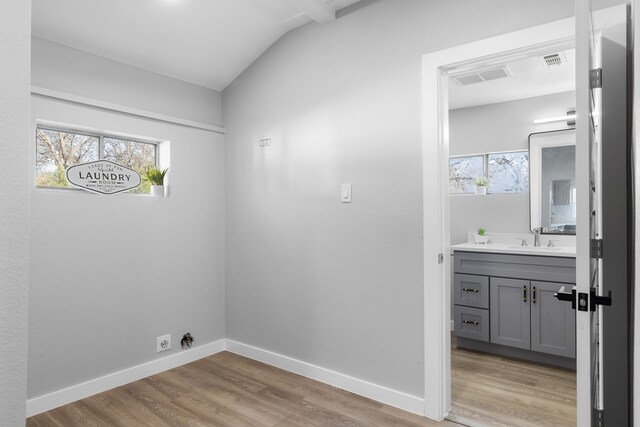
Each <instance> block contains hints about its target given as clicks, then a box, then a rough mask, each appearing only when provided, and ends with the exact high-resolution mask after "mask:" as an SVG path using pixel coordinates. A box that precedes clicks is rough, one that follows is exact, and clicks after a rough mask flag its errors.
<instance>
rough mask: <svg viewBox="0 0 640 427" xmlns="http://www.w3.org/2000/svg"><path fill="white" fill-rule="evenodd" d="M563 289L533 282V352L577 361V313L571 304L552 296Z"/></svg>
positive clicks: (552, 284)
mask: <svg viewBox="0 0 640 427" xmlns="http://www.w3.org/2000/svg"><path fill="white" fill-rule="evenodd" d="M562 286H563V284H560V283H548V282H533V281H532V282H531V350H534V351H540V352H542V353H549V354H555V355H557V356H565V357H575V356H576V312H575V311H574V310H573V309H572V308H571V304H567V303H566V302H564V301H558V300H557V299H556V298H555V297H554V296H553V294H555V293H556V292H558V290H560V288H561V287H562ZM564 286H566V287H567V288H570V287H571V285H567V284H564Z"/></svg>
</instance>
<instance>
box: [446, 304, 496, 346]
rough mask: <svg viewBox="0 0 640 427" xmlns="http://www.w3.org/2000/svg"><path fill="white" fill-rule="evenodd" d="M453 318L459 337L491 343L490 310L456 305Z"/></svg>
mask: <svg viewBox="0 0 640 427" xmlns="http://www.w3.org/2000/svg"><path fill="white" fill-rule="evenodd" d="M453 316H454V322H455V333H456V335H457V336H459V337H463V338H471V339H475V340H479V341H489V310H484V309H481V308H472V307H464V306H461V305H456V306H454V307H453Z"/></svg>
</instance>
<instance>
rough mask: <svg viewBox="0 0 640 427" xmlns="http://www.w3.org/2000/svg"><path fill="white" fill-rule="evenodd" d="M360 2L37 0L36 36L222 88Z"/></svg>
mask: <svg viewBox="0 0 640 427" xmlns="http://www.w3.org/2000/svg"><path fill="white" fill-rule="evenodd" d="M357 2H358V0H108V1H105V0H33V6H32V7H33V13H32V33H33V35H34V36H37V37H41V38H44V39H47V40H51V41H53V42H56V43H60V44H63V45H66V46H70V47H73V48H76V49H80V50H83V51H86V52H90V53H93V54H96V55H100V56H103V57H105V58H109V59H112V60H115V61H119V62H122V63H125V64H129V65H132V66H135V67H138V68H142V69H145V70H148V71H152V72H155V73H159V74H163V75H166V76H169V77H173V78H176V79H179V80H183V81H187V82H190V83H194V84H197V85H200V86H204V87H208V88H210V89H214V90H218V91H221V90H223V89H224V88H225V87H226V86H227V85H228V84H229V83H231V82H232V81H233V80H234V79H235V78H236V77H237V76H238V75H239V74H240V73H241V72H242V71H243V70H244V69H246V68H247V67H248V66H249V65H250V64H251V63H252V62H253V61H255V60H256V59H257V58H258V57H259V56H260V55H261V54H262V53H263V52H264V51H265V50H266V49H267V48H268V47H269V46H271V45H272V44H273V43H274V42H275V41H276V40H278V39H279V38H280V37H282V35H284V34H285V33H286V32H288V31H290V30H292V29H294V28H296V27H299V26H301V25H304V24H307V23H309V22H312V21H316V22H317V23H319V24H323V23H326V22H330V21H332V20H333V19H335V16H336V11H338V10H340V9H343V8H345V7H347V6H349V5H351V4H354V3H357Z"/></svg>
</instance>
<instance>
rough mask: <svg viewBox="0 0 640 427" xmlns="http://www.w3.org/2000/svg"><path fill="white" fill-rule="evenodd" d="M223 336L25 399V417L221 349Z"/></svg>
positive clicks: (175, 366) (223, 347)
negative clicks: (200, 344)
mask: <svg viewBox="0 0 640 427" xmlns="http://www.w3.org/2000/svg"><path fill="white" fill-rule="evenodd" d="M224 349H225V340H224V339H222V340H218V341H215V342H212V343H209V344H205V345H202V346H199V347H193V348H192V349H190V350H188V351H183V352H180V353H176V354H172V355H170V356H167V357H163V358H161V359H156V360H152V361H150V362H147V363H143V364H141V365H138V366H134V367H132V368H128V369H124V370H122V371H118V372H114V373H112V374H108V375H105V376H103V377H100V378H96V379H94V380H90V381H87V382H84V383H81V384H77V385H74V386H71V387H68V388H65V389H62V390H58V391H55V392H53V393H49V394H45V395H43V396H38V397H34V398H32V399H29V400H27V417H31V416H33V415H37V414H40V413H42V412H46V411H49V410H51V409H54V408H58V407H60V406H63V405H66V404H68V403H71V402H75V401H76V400H80V399H84V398H85V397H89V396H93V395H94V394H98V393H102V392H103V391H107V390H110V389H112V388H115V387H119V386H121V385H124V384H128V383H130V382H133V381H137V380H140V379H142V378H146V377H148V376H151V375H155V374H158V373H160V372H164V371H167V370H169V369H173V368H177V367H178V366H181V365H185V364H187V363H191V362H194V361H196V360H198V359H202V358H203V357H207V356H211V355H213V354H216V353H219V352H221V351H224Z"/></svg>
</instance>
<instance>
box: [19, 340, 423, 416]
mask: <svg viewBox="0 0 640 427" xmlns="http://www.w3.org/2000/svg"><path fill="white" fill-rule="evenodd" d="M225 350H226V351H229V352H231V353H235V354H239V355H241V356H244V357H248V358H250V359H253V360H257V361H259V362H262V363H266V364H267V365H270V366H274V367H276V368H280V369H283V370H285V371H289V372H293V373H295V374H298V375H302V376H304V377H307V378H311V379H313V380H316V381H320V382H322V383H325V384H328V385H330V386H332V387H337V388H341V389H343V390H346V391H349V392H351V393H355V394H358V395H360V396H364V397H368V398H370V399H373V400H375V401H378V402H381V403H384V404H386V405H389V406H394V407H396V408H399V409H402V410H405V411H408V412H412V413H414V414H418V415H421V416H424V399H422V398H420V397H417V396H412V395H410V394H407V393H403V392H401V391H397V390H393V389H390V388H388V387H384V386H381V385H378V384H373V383H370V382H368V381H364V380H361V379H358V378H354V377H351V376H349V375H345V374H341V373H339V372H335V371H332V370H330V369H326V368H322V367H320V366H316V365H313V364H311V363H307V362H303V361H301V360H297V359H293V358H291V357H287V356H283V355H280V354H277V353H273V352H271V351H268V350H263V349H261V348H257V347H253V346H250V345H247V344H243V343H239V342H237V341H233V340H228V339H221V340H218V341H215V342H212V343H210V344H206V345H203V346H201V347H194V348H192V349H191V350H189V351H185V352H181V353H176V354H172V355H170V356H167V357H163V358H161V359H157V360H152V361H150V362H147V363H143V364H141V365H138V366H134V367H132V368H127V369H124V370H122V371H118V372H114V373H111V374H108V375H105V376H103V377H100V378H96V379H93V380H89V381H86V382H84V383H81V384H77V385H74V386H71V387H68V388H65V389H62V390H58V391H54V392H52V393H49V394H46V395H43V396H38V397H34V398H32V399H29V400H27V417H31V416H33V415H37V414H40V413H43V412H46V411H49V410H51V409H55V408H58V407H60V406H63V405H67V404H69V403H72V402H75V401H78V400H80V399H84V398H87V397H90V396H93V395H95V394H98V393H102V392H104V391H107V390H111V389H113V388H115V387H119V386H122V385H125V384H128V383H131V382H133V381H138V380H141V379H143V378H146V377H149V376H151V375H155V374H159V373H161V372H164V371H168V370H169V369H173V368H177V367H178V366H182V365H186V364H187V363H191V362H194V361H196V360H199V359H202V358H204V357H208V356H212V355H214V354H217V353H220V352H221V351H225Z"/></svg>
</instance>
